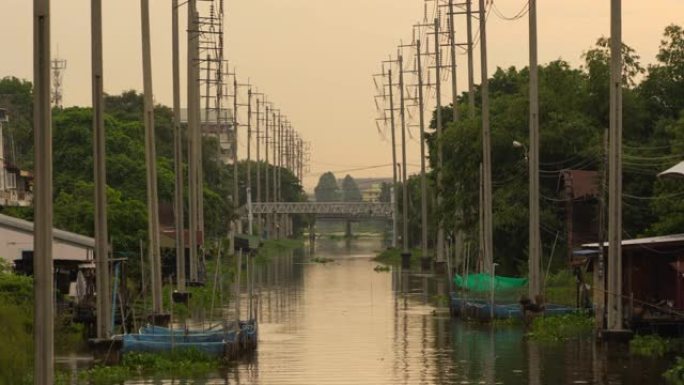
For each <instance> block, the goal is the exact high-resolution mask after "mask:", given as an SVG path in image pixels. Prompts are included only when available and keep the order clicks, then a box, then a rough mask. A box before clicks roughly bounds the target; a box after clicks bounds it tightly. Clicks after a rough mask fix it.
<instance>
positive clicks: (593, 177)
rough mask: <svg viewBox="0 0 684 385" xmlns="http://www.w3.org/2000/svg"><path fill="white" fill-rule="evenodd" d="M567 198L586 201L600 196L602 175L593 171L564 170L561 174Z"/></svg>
mask: <svg viewBox="0 0 684 385" xmlns="http://www.w3.org/2000/svg"><path fill="white" fill-rule="evenodd" d="M561 177H562V178H563V187H564V188H565V193H566V194H570V196H567V195H566V198H569V199H573V200H574V199H586V198H595V197H597V196H599V194H600V189H599V186H600V175H599V173H598V171H592V170H564V171H563V172H562V173H561Z"/></svg>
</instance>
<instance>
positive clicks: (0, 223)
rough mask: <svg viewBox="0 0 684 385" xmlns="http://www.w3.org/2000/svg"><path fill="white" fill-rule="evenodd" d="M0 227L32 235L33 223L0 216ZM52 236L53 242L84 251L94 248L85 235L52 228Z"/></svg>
mask: <svg viewBox="0 0 684 385" xmlns="http://www.w3.org/2000/svg"><path fill="white" fill-rule="evenodd" d="M0 227H4V228H7V229H11V230H16V231H22V232H25V233H29V234H31V235H33V222H29V221H25V220H23V219H19V218H15V217H10V216H8V215H3V214H0ZM52 236H53V238H54V239H55V240H57V241H59V242H61V243H65V244H69V245H73V246H78V247H83V248H86V249H93V248H95V239H93V238H90V237H86V236H85V235H80V234H76V233H72V232H69V231H64V230H60V229H55V228H53V229H52Z"/></svg>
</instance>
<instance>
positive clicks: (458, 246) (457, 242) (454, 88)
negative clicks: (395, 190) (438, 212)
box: [437, 0, 475, 274]
mask: <svg viewBox="0 0 684 385" xmlns="http://www.w3.org/2000/svg"><path fill="white" fill-rule="evenodd" d="M467 3H468V4H469V3H470V0H468V1H467ZM468 7H469V5H468ZM466 17H467V18H468V25H470V24H471V20H470V18H471V15H470V12H469V11H467V12H466ZM468 35H469V36H472V34H471V33H468ZM469 43H470V42H468V44H467V52H468V55H471V54H472V50H471V48H472V47H471V46H470V44H469ZM449 45H450V47H449V52H450V54H451V106H452V111H451V112H452V116H451V119H452V121H454V122H458V120H459V119H460V117H459V111H458V82H457V79H458V76H457V71H456V70H457V66H456V49H457V48H458V44H457V42H456V24H455V22H454V0H449ZM469 59H470V60H469V62H470V65H471V66H472V57H470V58H469ZM470 74H472V71H470V72H469V78H470V80H471V82H470V86H471V88H470V89H469V91H472V77H471V76H470ZM468 99H469V100H473V104H474V103H475V99H474V95H473V93H472V92H469V93H468ZM469 109H470V113H471V117H472V113H473V112H474V111H473V107H472V106H471V107H469ZM438 136H440V137H441V134H438ZM443 147H444V146H443V145H442V141H441V140H440V141H439V143H438V156H439V168H440V170H443V166H444V150H443ZM443 177H444V176H443V174H442V172H441V171H440V173H439V174H437V190H438V191H439V199H438V202H439V204H438V205H439V206H441V202H442V191H443V183H444V178H443ZM456 216H457V220H459V221H461V222H462V221H463V210H462V209H460V208H458V209H456ZM440 227H441V230H442V235H441V237H442V242H444V223H443V220H442V222H440ZM464 241H465V235H464V233H463V230H461V227H460V226H458V225H457V226H456V227H455V228H454V239H453V244H454V255H455V256H456V258H457V261H462V260H463V244H464ZM442 244H443V243H442ZM441 249H442V250H444V247H443V246H442V247H441ZM449 274H451V272H449Z"/></svg>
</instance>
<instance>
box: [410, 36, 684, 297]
mask: <svg viewBox="0 0 684 385" xmlns="http://www.w3.org/2000/svg"><path fill="white" fill-rule="evenodd" d="M654 43H656V44H657V42H654ZM608 47H609V40H608V39H606V38H600V39H598V40H597V43H596V45H595V46H594V47H592V48H590V49H589V50H587V51H586V52H585V53H584V55H583V59H584V65H583V66H582V67H580V68H572V67H571V66H570V64H569V63H568V62H565V61H563V60H556V61H552V62H550V63H547V64H545V65H542V66H540V67H539V94H540V98H539V99H540V110H539V120H540V132H541V137H540V143H541V146H540V161H541V174H540V176H541V177H540V190H541V196H542V199H541V223H542V229H543V231H542V234H541V235H542V246H543V250H544V255H548V254H549V253H550V249H551V247H552V245H553V244H554V241H555V238H556V234H560V237H559V241H558V247H557V249H558V250H556V255H564V254H565V253H566V252H567V250H565V244H566V243H567V242H566V241H565V239H564V234H565V233H566V229H565V226H566V223H565V205H564V203H563V202H564V201H565V199H566V197H565V196H564V191H563V189H562V188H559V186H561V185H560V184H559V183H560V182H559V180H560V177H561V173H562V172H563V170H567V169H583V170H593V171H597V172H599V175H600V174H602V171H603V160H604V145H603V141H604V135H605V133H606V132H607V129H608V126H609V114H608V110H609V94H610V92H609V90H610V89H609V83H610V81H609V80H610V52H609V49H608ZM657 60H658V61H657V63H656V64H654V65H651V66H649V67H648V68H646V69H645V68H644V67H643V66H642V65H641V64H640V57H639V55H638V53H637V52H635V50H634V49H632V48H631V47H629V46H628V45H623V47H622V62H623V73H624V77H623V82H622V83H623V122H624V134H623V136H624V138H623V140H624V143H625V146H624V148H625V155H624V174H623V190H624V199H623V201H624V210H623V212H624V215H623V224H624V231H625V232H626V234H627V236H628V237H636V236H640V235H660V234H665V233H674V232H680V231H681V228H682V226H684V219H683V217H682V215H680V213H681V212H682V210H684V203H682V199H681V196H682V195H684V187H683V185H682V184H681V183H676V181H674V182H672V181H667V180H664V179H663V180H660V179H659V178H657V177H656V175H657V174H658V173H659V172H661V171H663V170H665V169H666V168H668V167H670V166H672V165H673V164H674V163H676V162H678V161H680V160H681V154H682V153H683V152H684V115H682V111H683V110H684V28H682V27H681V26H678V25H670V26H668V27H667V28H666V29H665V31H664V35H663V40H662V41H661V42H660V51H659V53H658V57H657ZM476 92H478V93H479V90H476ZM489 92H490V121H491V148H492V150H491V153H492V172H493V175H492V179H493V180H492V185H493V197H492V203H493V213H494V215H493V221H494V223H493V234H494V253H493V255H494V260H495V262H497V263H499V267H498V268H497V271H499V272H500V273H501V274H503V275H525V274H526V263H525V262H526V261H527V247H528V234H527V228H528V224H527V218H528V175H527V165H526V161H525V154H524V153H523V150H522V149H520V148H515V147H513V146H512V142H513V141H514V140H517V141H518V142H522V143H525V141H526V138H528V135H529V132H528V130H529V128H528V127H529V124H528V123H529V110H528V105H529V100H528V97H529V70H528V68H522V69H518V68H515V67H509V68H498V69H497V70H496V71H495V72H494V74H493V75H492V76H491V79H490V82H489ZM467 96H468V95H466V94H465V93H464V94H463V95H462V96H461V97H460V98H459V100H458V104H457V105H456V106H455V108H458V109H459V112H460V120H459V121H458V122H452V121H451V116H452V114H451V111H452V108H453V107H454V106H449V107H442V117H443V119H444V124H445V125H444V129H443V135H442V137H441V143H438V142H437V138H436V134H435V133H434V132H431V133H429V134H427V135H426V137H427V142H428V149H429V161H430V166H431V167H430V169H432V170H440V168H439V164H438V154H437V148H438V147H437V146H438V144H441V145H442V148H443V164H444V166H443V167H442V168H441V170H440V171H442V177H443V183H442V186H443V191H442V195H441V197H442V198H443V199H442V201H441V203H440V205H439V206H437V205H436V204H435V202H433V199H432V198H430V199H428V202H429V203H428V210H429V213H428V218H430V222H429V223H428V227H429V230H428V234H429V236H430V238H431V239H429V241H428V242H429V243H430V244H434V243H435V235H436V234H437V231H436V223H437V221H438V220H440V219H441V220H442V221H443V222H444V226H445V228H446V229H448V230H449V231H453V229H459V230H461V231H463V232H464V234H465V237H466V238H465V241H466V242H468V243H469V244H470V248H471V250H478V249H479V234H478V231H479V226H478V223H479V214H480V213H479V209H478V208H479V206H480V201H479V198H480V164H481V163H482V141H481V116H480V110H479V108H480V106H479V104H476V108H475V111H473V112H474V116H472V117H471V116H470V113H469V112H470V111H468V106H467V100H468V98H467ZM479 96H480V95H476V98H475V99H476V101H477V103H479V102H480V98H479ZM431 127H435V120H434V114H433V120H432V122H431ZM436 185H437V184H436V173H435V171H432V172H431V173H430V174H429V183H428V194H429V195H430V197H432V196H434V194H435V189H436ZM419 187H420V178H419V177H417V176H413V177H411V178H409V181H408V186H407V189H408V192H409V196H408V207H406V208H405V210H406V212H407V213H408V216H409V221H408V224H409V242H410V243H411V245H412V246H417V245H419V243H420V230H421V224H420V223H421V221H420V196H421V191H420V188H419ZM401 192H402V189H401V188H399V189H398V191H397V195H398V199H399V200H398V203H399V205H400V206H402V205H403V202H402V199H401ZM588 202H589V203H592V202H594V207H593V208H592V209H593V210H594V212H595V217H598V204H596V203H595V202H596V201H595V200H594V201H591V200H589V201H588ZM401 209H402V210H404V208H403V207H401ZM449 235H452V234H447V236H449ZM555 260H557V261H559V262H558V265H560V264H561V263H560V261H562V259H561V258H556V259H555ZM564 287H565V289H560V288H555V287H553V286H551V287H550V291H551V294H552V296H557V297H559V298H565V299H567V300H569V299H570V298H571V297H572V298H574V294H572V296H571V295H570V294H571V290H572V291H574V286H571V285H565V286H564ZM571 288H572V289H571ZM562 290H565V292H564V293H562V292H561V291H562ZM572 303H574V300H573V301H572Z"/></svg>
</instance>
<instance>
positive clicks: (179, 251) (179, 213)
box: [171, 0, 185, 292]
mask: <svg viewBox="0 0 684 385" xmlns="http://www.w3.org/2000/svg"><path fill="white" fill-rule="evenodd" d="M171 16H172V23H171V24H172V27H171V28H172V31H171V36H172V47H171V48H172V60H173V168H174V172H175V173H176V186H175V189H174V197H173V198H174V200H173V202H174V214H175V215H174V219H175V227H176V285H177V288H178V291H179V292H184V291H185V239H184V237H185V235H184V234H183V233H184V231H183V229H184V228H185V220H184V218H183V217H184V215H183V214H184V212H183V132H182V130H181V122H180V121H181V117H180V110H181V104H180V47H179V36H178V35H179V31H178V30H179V20H178V0H173V1H172V2H171Z"/></svg>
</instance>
